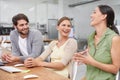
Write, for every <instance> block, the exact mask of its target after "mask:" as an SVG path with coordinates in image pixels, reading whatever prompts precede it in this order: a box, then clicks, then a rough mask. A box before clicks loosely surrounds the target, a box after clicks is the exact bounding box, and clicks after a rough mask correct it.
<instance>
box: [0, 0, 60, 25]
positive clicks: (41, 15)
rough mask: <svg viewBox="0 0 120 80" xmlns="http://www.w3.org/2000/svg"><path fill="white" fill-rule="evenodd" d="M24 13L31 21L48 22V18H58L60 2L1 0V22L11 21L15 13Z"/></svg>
mask: <svg viewBox="0 0 120 80" xmlns="http://www.w3.org/2000/svg"><path fill="white" fill-rule="evenodd" d="M18 13H24V14H26V15H27V16H28V18H29V20H30V22H31V23H36V22H39V23H40V24H46V23H47V19H48V18H50V19H51V18H52V19H56V18H58V15H59V14H58V4H57V3H47V2H43V3H42V2H41V0H0V22H2V23H11V19H12V17H13V16H14V15H15V14H18Z"/></svg>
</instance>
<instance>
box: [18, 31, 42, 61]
mask: <svg viewBox="0 0 120 80" xmlns="http://www.w3.org/2000/svg"><path fill="white" fill-rule="evenodd" d="M27 47H28V50H29V51H28V53H29V55H28V56H20V59H21V60H22V61H24V60H25V59H27V58H29V57H33V58H36V57H38V56H39V55H40V54H41V53H42V51H43V50H44V44H43V39H42V34H41V33H40V31H37V30H36V31H34V32H30V33H29V36H28V44H27Z"/></svg>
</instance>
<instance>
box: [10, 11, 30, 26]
mask: <svg viewBox="0 0 120 80" xmlns="http://www.w3.org/2000/svg"><path fill="white" fill-rule="evenodd" d="M18 20H25V21H27V22H28V23H29V20H28V17H27V16H26V15H24V14H22V13H19V14H17V15H15V16H13V18H12V22H13V24H14V25H17V24H18V23H17V21H18Z"/></svg>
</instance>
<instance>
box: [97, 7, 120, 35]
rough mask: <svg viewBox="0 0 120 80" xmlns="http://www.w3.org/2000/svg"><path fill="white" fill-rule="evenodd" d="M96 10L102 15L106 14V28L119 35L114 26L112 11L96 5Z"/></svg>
mask: <svg viewBox="0 0 120 80" xmlns="http://www.w3.org/2000/svg"><path fill="white" fill-rule="evenodd" d="M98 8H99V10H100V12H101V13H102V14H107V17H106V19H107V27H109V28H110V29H112V30H113V31H115V32H116V33H117V34H119V32H118V29H117V28H116V26H115V25H114V18H115V14H114V11H113V9H112V8H111V7H110V6H108V5H98Z"/></svg>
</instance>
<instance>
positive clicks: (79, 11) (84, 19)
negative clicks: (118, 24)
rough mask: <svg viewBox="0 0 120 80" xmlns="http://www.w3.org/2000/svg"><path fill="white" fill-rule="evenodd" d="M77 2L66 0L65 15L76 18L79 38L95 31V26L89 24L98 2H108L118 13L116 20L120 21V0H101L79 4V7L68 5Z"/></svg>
mask: <svg viewBox="0 0 120 80" xmlns="http://www.w3.org/2000/svg"><path fill="white" fill-rule="evenodd" d="M75 1H76V2H79V0H75ZM68 2H69V3H68ZM76 2H74V0H64V7H63V9H64V14H63V15H66V16H68V17H71V18H74V26H75V35H76V37H77V38H78V37H79V38H87V37H88V35H89V34H90V33H91V32H92V31H93V28H92V27H91V26H90V25H89V23H90V14H91V13H92V11H93V9H94V8H95V7H96V6H97V5H98V4H108V5H110V6H111V7H113V8H114V10H115V14H116V16H115V17H116V20H118V21H120V20H119V19H120V15H119V14H120V6H118V5H120V0H101V1H97V2H93V3H89V4H84V5H79V6H77V7H72V8H70V7H68V5H69V4H73V3H76ZM116 5H117V6H116Z"/></svg>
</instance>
